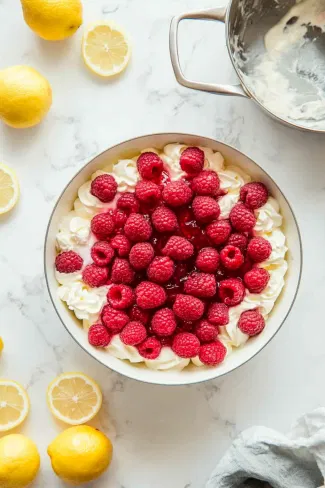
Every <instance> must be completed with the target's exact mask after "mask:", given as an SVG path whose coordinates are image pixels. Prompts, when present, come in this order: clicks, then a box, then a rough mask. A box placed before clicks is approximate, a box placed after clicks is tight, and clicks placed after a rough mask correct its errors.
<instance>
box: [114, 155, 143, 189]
mask: <svg viewBox="0 0 325 488" xmlns="http://www.w3.org/2000/svg"><path fill="white" fill-rule="evenodd" d="M111 175H112V176H114V178H115V181H116V183H117V191H118V192H125V191H134V190H135V186H136V184H137V182H138V181H139V173H138V168H137V162H136V160H134V159H121V160H120V161H118V162H117V163H116V164H114V166H113V170H112V172H111Z"/></svg>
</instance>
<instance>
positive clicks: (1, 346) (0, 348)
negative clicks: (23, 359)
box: [0, 337, 3, 352]
mask: <svg viewBox="0 0 325 488" xmlns="http://www.w3.org/2000/svg"><path fill="white" fill-rule="evenodd" d="M2 350H3V340H2V337H0V352H2Z"/></svg>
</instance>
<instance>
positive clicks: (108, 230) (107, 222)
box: [91, 213, 114, 240]
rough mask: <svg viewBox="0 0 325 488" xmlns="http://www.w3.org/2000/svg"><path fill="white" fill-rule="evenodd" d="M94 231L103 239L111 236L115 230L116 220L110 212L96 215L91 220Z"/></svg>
mask: <svg viewBox="0 0 325 488" xmlns="http://www.w3.org/2000/svg"><path fill="white" fill-rule="evenodd" d="M91 230H92V232H93V233H94V234H95V235H97V236H99V237H100V238H101V239H102V240H104V239H105V238H106V237H108V236H110V235H111V234H112V232H113V231H114V220H113V218H112V216H111V215H110V214H109V213H100V214H97V215H95V217H93V218H92V221H91Z"/></svg>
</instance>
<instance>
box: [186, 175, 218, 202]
mask: <svg viewBox="0 0 325 488" xmlns="http://www.w3.org/2000/svg"><path fill="white" fill-rule="evenodd" d="M191 188H192V190H193V191H194V193H195V194H196V195H203V196H211V197H216V196H217V195H218V191H219V188H220V180H219V176H218V175H217V173H216V172H215V171H212V170H204V171H201V173H199V174H198V176H196V177H195V178H194V179H193V181H192V185H191Z"/></svg>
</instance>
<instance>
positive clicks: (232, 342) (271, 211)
mask: <svg viewBox="0 0 325 488" xmlns="http://www.w3.org/2000/svg"><path fill="white" fill-rule="evenodd" d="M186 147H187V146H184V145H180V144H168V145H167V146H165V148H164V149H163V151H162V152H160V151H157V150H156V149H152V148H148V149H146V150H144V151H143V152H147V151H154V152H156V153H157V154H159V156H160V157H161V159H162V160H163V161H164V163H165V164H166V165H167V166H168V170H169V173H170V177H171V179H172V180H179V179H180V178H182V177H183V176H184V172H183V171H182V169H181V167H180V165H179V159H180V156H181V153H182V150H184V149H185V148H186ZM201 149H202V150H203V151H204V153H205V168H206V169H209V168H210V169H212V170H214V171H217V172H218V175H219V178H220V186H221V189H222V190H225V192H226V194H225V195H224V196H222V197H221V198H220V199H219V204H220V208H221V217H222V218H227V217H228V216H229V213H230V210H231V208H232V207H233V206H234V205H235V204H236V203H237V202H238V200H239V194H240V187H241V186H243V185H244V184H245V183H248V182H250V181H251V178H250V176H249V175H248V174H246V173H245V172H243V171H242V170H241V169H240V168H238V167H236V166H232V165H229V166H227V165H226V164H225V161H224V158H223V157H222V155H221V154H220V153H219V152H214V151H212V149H209V148H203V147H202V148H201ZM136 160H137V157H135V158H133V159H127V160H119V161H118V162H117V163H116V164H115V165H114V166H113V168H104V169H103V170H101V171H96V172H95V173H94V174H93V175H92V178H91V180H92V179H94V178H96V177H97V176H98V175H100V174H103V173H109V174H112V175H113V176H114V178H115V180H116V182H117V184H118V192H117V197H116V198H118V195H119V193H120V192H124V191H131V192H133V191H135V186H136V184H137V182H138V180H139V174H138V171H137V165H136ZM91 180H90V181H87V182H86V183H84V184H83V185H82V186H81V187H80V188H79V191H78V198H77V199H76V201H75V202H74V210H73V211H71V212H70V213H69V214H68V215H67V216H66V217H64V218H63V219H62V221H61V223H60V226H59V230H58V234H57V247H58V250H59V251H65V250H69V249H73V250H75V251H76V252H78V253H79V254H80V255H81V256H82V257H83V259H84V264H85V265H86V264H89V262H91V258H90V248H91V246H92V244H93V242H94V238H93V237H92V235H91V233H90V222H91V219H92V217H93V215H94V214H95V213H98V211H100V210H101V209H107V208H112V207H114V206H115V202H116V199H115V200H114V201H113V202H110V203H102V202H100V200H98V198H96V197H95V196H93V195H91V193H90V185H91ZM255 215H256V217H257V222H256V226H255V228H254V231H255V233H256V234H257V235H261V236H263V237H264V238H265V239H267V240H269V241H270V243H271V245H272V254H271V256H270V257H269V259H268V260H267V261H265V262H263V263H262V264H261V266H263V267H264V268H266V269H267V270H268V271H269V273H270V280H269V283H268V285H267V287H266V289H265V290H264V291H263V292H262V293H261V294H253V293H250V292H249V291H248V290H246V296H245V298H244V300H243V301H242V303H241V304H240V305H238V306H235V307H231V308H230V309H229V311H230V313H229V323H228V325H226V326H225V327H220V334H219V337H218V338H219V340H220V341H221V342H222V343H223V344H224V345H225V346H226V348H227V354H230V353H231V351H232V349H233V348H237V347H240V346H241V345H243V344H244V343H245V342H246V341H247V340H248V336H247V335H246V334H243V333H242V332H241V331H240V330H239V328H238V327H237V323H238V320H239V317H240V315H241V313H242V312H243V311H245V310H251V309H255V308H259V310H260V312H261V313H262V315H263V316H264V317H265V318H267V316H268V315H269V313H270V312H271V310H272V308H273V306H274V304H275V301H276V300H277V298H278V296H279V295H280V293H281V290H282V288H283V286H284V276H285V273H286V271H287V262H286V259H285V255H286V251H287V248H286V238H285V235H284V234H283V232H282V230H281V226H282V216H281V214H280V211H279V205H278V203H277V201H276V200H275V199H274V198H272V197H269V199H268V201H267V203H266V204H265V205H264V206H263V207H261V208H259V209H258V210H256V212H255ZM56 278H57V281H58V283H59V288H58V295H59V297H60V299H61V300H63V301H64V302H66V304H67V306H68V308H69V309H70V310H72V311H74V313H75V315H76V317H77V318H78V319H80V320H82V321H83V326H84V328H85V330H88V328H89V327H90V325H92V324H94V323H95V322H96V321H97V320H98V318H99V316H100V312H101V309H102V308H103V306H104V305H105V303H106V294H107V291H108V288H109V287H108V286H102V287H99V288H90V287H89V286H87V285H86V284H85V283H84V282H83V281H82V276H81V273H80V272H77V273H72V274H68V275H67V274H64V273H58V272H57V271H56ZM107 351H108V353H110V354H112V355H113V356H115V357H117V358H119V359H123V360H128V361H130V362H132V363H141V362H143V363H145V364H146V366H147V367H148V368H151V369H156V370H182V369H183V368H185V367H186V366H187V365H188V364H189V363H190V362H191V361H192V363H194V364H195V365H196V366H202V363H201V361H200V360H199V358H198V357H196V358H193V359H192V360H189V359H183V358H180V357H179V356H177V355H176V354H175V353H174V352H173V351H172V350H171V349H170V348H168V347H163V348H162V351H161V353H160V355H159V357H158V358H157V359H154V360H145V359H144V358H143V357H142V356H140V354H139V353H138V350H137V348H136V347H133V346H127V345H125V344H124V343H123V342H122V341H121V339H120V336H119V335H116V336H114V337H113V339H112V341H111V343H110V344H109V345H108V346H107Z"/></svg>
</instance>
